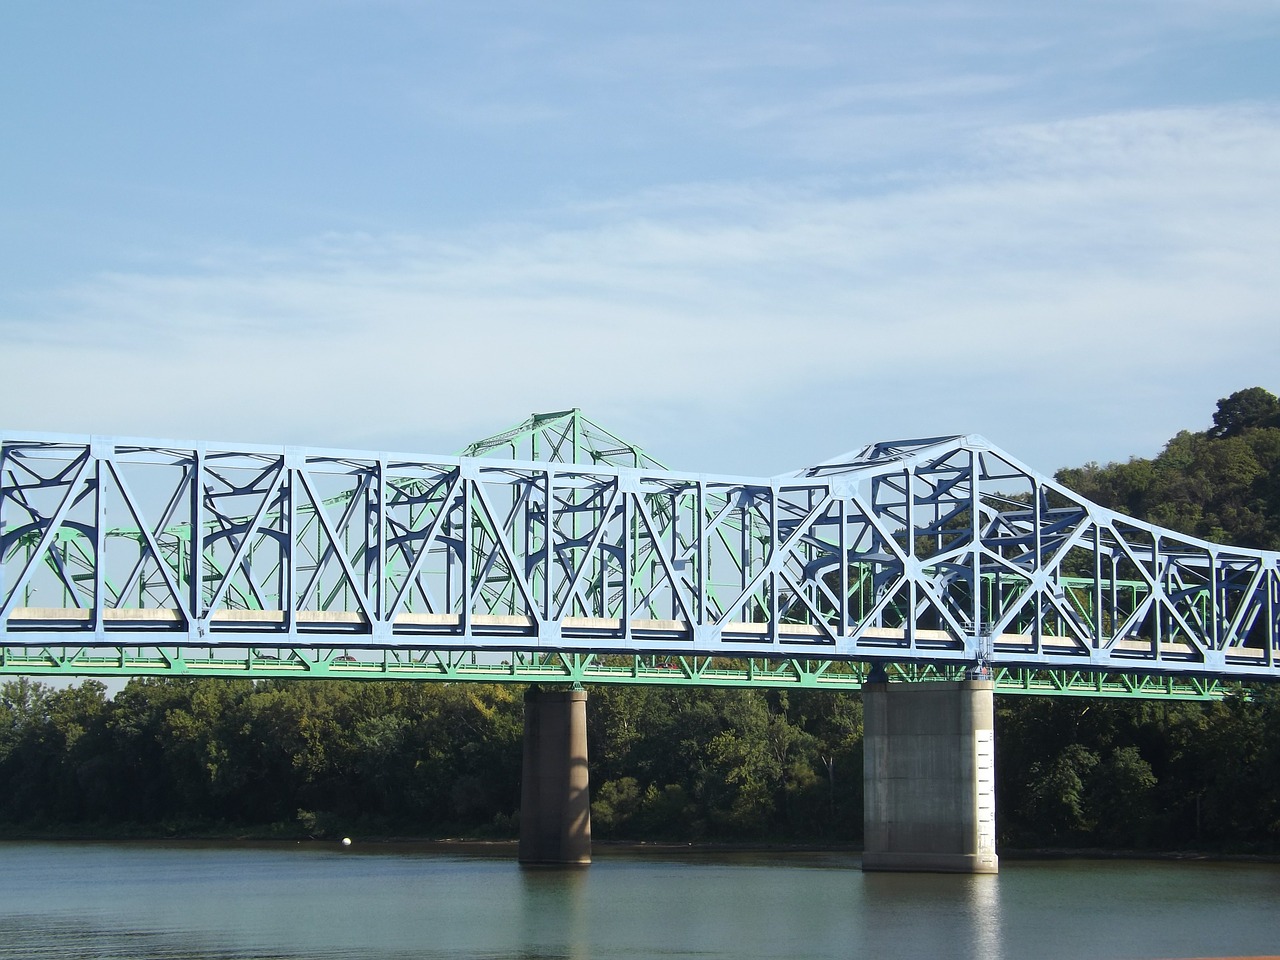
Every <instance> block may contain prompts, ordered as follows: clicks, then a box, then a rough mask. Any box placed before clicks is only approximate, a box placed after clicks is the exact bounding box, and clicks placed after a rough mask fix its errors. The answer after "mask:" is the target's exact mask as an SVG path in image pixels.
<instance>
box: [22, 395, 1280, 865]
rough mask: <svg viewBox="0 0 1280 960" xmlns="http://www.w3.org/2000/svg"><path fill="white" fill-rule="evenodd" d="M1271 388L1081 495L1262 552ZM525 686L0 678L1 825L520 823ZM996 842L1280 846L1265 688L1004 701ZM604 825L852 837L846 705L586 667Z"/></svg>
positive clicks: (401, 827) (80, 830)
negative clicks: (607, 678) (616, 677)
mask: <svg viewBox="0 0 1280 960" xmlns="http://www.w3.org/2000/svg"><path fill="white" fill-rule="evenodd" d="M1278 466H1280V400H1277V398H1276V397H1275V396H1273V395H1272V394H1270V393H1268V392H1267V391H1265V390H1262V389H1260V388H1252V389H1249V390H1243V391H1240V392H1239V393H1236V394H1233V395H1232V396H1231V397H1228V398H1226V399H1224V400H1222V401H1220V402H1219V404H1218V410H1217V413H1216V414H1215V415H1214V417H1213V425H1212V426H1211V427H1210V428H1208V429H1207V430H1205V431H1203V432H1200V433H1190V432H1183V433H1180V434H1178V435H1177V436H1176V437H1174V438H1173V439H1172V440H1170V441H1169V444H1168V445H1167V446H1166V448H1165V449H1164V451H1163V452H1161V454H1160V455H1159V456H1158V457H1156V458H1155V459H1153V460H1139V459H1133V460H1130V461H1128V462H1127V463H1123V464H1110V465H1107V466H1105V467H1101V466H1098V465H1096V464H1088V465H1086V466H1084V467H1080V468H1074V469H1067V470H1063V471H1061V472H1060V473H1059V474H1058V479H1059V480H1060V481H1061V482H1063V483H1064V484H1066V485H1068V486H1070V487H1071V488H1073V489H1075V490H1077V491H1079V492H1080V493H1081V494H1083V495H1085V496H1087V497H1090V498H1091V499H1094V500H1096V501H1097V502H1099V503H1101V504H1103V505H1106V506H1109V507H1113V508H1114V509H1117V510H1120V511H1123V512H1126V513H1129V514H1131V515H1133V516H1136V517H1139V518H1145V519H1148V520H1151V521H1153V522H1157V523H1161V524H1164V525H1167V526H1169V527H1172V528H1174V529H1177V530H1181V531H1184V532H1187V533H1190V534H1194V535H1196V536H1201V537H1206V538H1210V539H1214V540H1219V541H1223V542H1227V543H1235V544H1239V545H1245V546H1255V547H1263V548H1268V549H1277V548H1280V472H1278V471H1277V467H1278ZM523 693H524V688H523V687H520V686H518V685H505V686H503V685H479V684H442V683H409V682H385V681H380V682H366V681H340V680H330V681H303V680H282V681H261V682H257V683H252V682H249V681H237V680H212V679H198V680H197V679H148V680H133V681H130V683H129V684H128V685H127V686H126V687H125V689H124V690H123V691H121V692H120V693H118V694H116V695H115V696H114V697H108V696H107V695H106V688H105V687H104V686H103V685H102V684H101V683H98V682H96V681H84V682H82V683H80V684H78V685H76V686H73V687H69V688H66V689H53V688H51V687H50V686H48V685H46V684H42V683H39V682H36V681H32V680H29V679H25V678H24V679H19V680H12V681H7V682H5V683H3V684H0V823H3V824H5V825H6V835H9V836H14V835H22V834H26V835H45V836H48V835H68V836H86V837H97V836H103V837H116V836H198V835H206V836H237V835H252V836H274V837H307V836H314V837H333V836H342V835H344V834H356V835H382V836H422V837H450V836H451V837H456V836H464V835H465V836H478V837H492V838H501V837H513V836H514V835H515V832H516V829H517V826H518V817H519V810H518V807H519V793H520V791H519V782H520V760H521V744H520V740H521V730H522V709H523V704H522V698H523ZM997 710H998V720H997V731H998V733H997V748H998V757H997V763H998V767H999V783H1000V796H999V798H998V818H999V831H1000V841H1001V843H1002V844H1003V845H1004V846H1005V847H1006V848H1019V847H1020V848H1033V847H1106V848H1124V849H1160V850H1174V849H1200V850H1230V851H1252V852H1269V853H1280V689H1277V688H1274V687H1257V688H1254V689H1251V690H1245V689H1241V690H1238V691H1236V692H1234V693H1233V694H1232V695H1231V696H1230V697H1228V698H1227V699H1226V700H1224V701H1221V702H1216V703H1207V704H1202V703H1163V702H1151V701H1130V700H1099V699H1087V698H1070V697H1062V698H1040V697H1026V696H1005V697H1000V698H998V700H997ZM588 724H589V741H590V742H589V749H590V755H591V778H592V795H593V805H592V815H593V826H594V829H595V833H596V836H597V837H600V838H602V839H625V840H640V839H652V840H682V841H683V840H724V841H762V840H768V841H786V842H809V843H831V842H840V841H849V842H856V841H857V840H858V839H860V835H861V829H862V706H861V701H860V699H859V698H858V697H857V696H856V695H850V694H836V693H824V692H811V691H761V690H721V689H691V688H682V687H681V688H677V687H627V686H612V687H597V688H594V689H593V690H592V691H591V699H590V701H589V706H588Z"/></svg>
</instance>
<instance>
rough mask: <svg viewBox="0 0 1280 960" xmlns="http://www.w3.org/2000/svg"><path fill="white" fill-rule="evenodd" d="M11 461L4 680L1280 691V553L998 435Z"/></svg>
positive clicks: (167, 449) (1, 562)
mask: <svg viewBox="0 0 1280 960" xmlns="http://www.w3.org/2000/svg"><path fill="white" fill-rule="evenodd" d="M0 443H2V447H0V674H3V673H9V674H23V673H26V674H58V673H63V674H76V675H140V674H162V675H163V674H172V675H221V676H226V675H235V676H254V677H265V676H354V677H366V678H390V677H404V678H418V679H442V680H463V679H483V680H488V681H494V680H515V681H520V682H528V681H530V680H533V681H540V682H570V683H584V682H632V683H635V682H659V683H661V682H668V683H670V682H687V683H706V684H712V683H722V684H727V683H743V684H749V685H785V684H793V685H800V686H817V687H821V686H827V687H831V688H842V687H843V688H846V689H848V688H861V687H862V686H863V685H864V684H869V685H870V686H869V687H868V691H869V696H871V697H872V698H874V697H876V696H879V695H880V693H882V692H884V691H886V690H888V691H897V690H898V689H899V688H905V687H906V686H907V685H904V684H897V683H892V684H891V683H887V681H888V680H889V679H890V677H891V676H892V678H893V679H894V680H899V679H912V680H917V679H940V680H941V679H949V680H951V681H952V683H951V684H949V685H948V686H949V687H954V688H955V689H957V690H959V689H961V688H964V689H969V688H970V687H973V685H974V684H976V685H977V687H976V688H975V689H981V690H985V691H987V692H986V693H985V694H984V695H985V697H986V698H987V701H988V702H989V699H990V690H991V688H992V684H993V683H996V682H998V683H999V684H1000V685H1001V689H1003V690H1008V691H1022V692H1052V693H1071V692H1074V693H1087V694H1090V695H1108V694H1118V695H1140V696H1141V695H1147V696H1154V695H1167V696H1168V695H1171V696H1187V697H1205V696H1213V695H1216V694H1217V693H1218V692H1219V691H1220V689H1221V684H1222V683H1223V682H1225V681H1267V680H1275V679H1277V678H1278V677H1280V663H1278V661H1277V653H1278V650H1280V626H1278V624H1280V566H1278V563H1280V554H1276V553H1270V552H1264V551H1257V550H1247V549H1242V548H1237V547H1230V546H1225V545H1221V544H1214V543H1208V542H1205V541H1202V540H1197V539H1195V538H1191V537H1187V536H1185V535H1182V534H1179V533H1176V532H1173V531H1170V530H1165V529H1161V528H1159V527H1155V526H1152V525H1150V524H1146V523H1142V522H1140V521H1137V520H1134V519H1131V518H1128V517H1124V516H1122V515H1119V514H1116V513H1114V512H1112V511H1109V510H1105V509H1103V508H1101V507H1099V506H1097V505H1095V504H1092V503H1090V502H1088V501H1086V500H1084V499H1082V498H1081V497H1079V496H1077V495H1076V494H1074V493H1072V492H1071V491H1070V490H1068V489H1066V488H1064V487H1062V486H1061V485H1059V484H1057V483H1056V482H1054V481H1053V480H1052V479H1050V478H1047V477H1044V476H1041V475H1039V474H1037V473H1036V472H1035V471H1033V470H1031V469H1030V468H1028V467H1026V466H1025V465H1023V464H1021V463H1020V462H1019V461H1017V460H1016V459H1014V458H1013V457H1012V456H1010V455H1009V454H1007V453H1005V452H1003V451H1001V450H999V449H998V448H996V447H994V446H992V445H991V444H989V443H988V442H987V441H985V440H983V439H982V438H980V437H977V436H944V437H933V438H926V439H914V440H904V441H893V442H884V443H876V444H872V445H870V446H867V447H864V448H862V449H860V450H857V451H854V452H852V453H849V454H845V455H842V456H837V457H834V458H832V459H830V460H827V461H824V462H822V463H820V464H816V465H814V466H811V467H807V468H804V469H802V470H798V471H796V472H794V473H790V474H786V475H783V476H778V477H769V478H753V477H735V476H719V475H710V474H694V473H687V472H680V471H673V470H669V469H666V468H665V467H663V466H662V465H661V464H660V463H658V462H657V461H655V460H653V459H652V458H650V457H648V456H647V455H645V454H644V452H643V451H641V450H640V449H639V448H637V447H635V446H633V445H631V444H627V443H626V442H624V441H621V440H619V439H618V438H617V437H615V436H613V435H611V434H609V433H608V432H607V431H603V430H602V429H600V428H598V427H597V426H596V425H594V424H592V423H591V422H590V421H588V420H586V418H584V417H582V416H581V415H580V414H579V413H578V411H566V412H564V413H561V414H550V415H542V416H535V417H533V418H531V419H530V420H529V421H526V422H525V423H524V424H522V425H520V426H519V427H517V428H515V429H513V430H511V431H508V432H507V433H504V434H500V435H498V436H497V437H493V438H490V439H488V440H485V441H480V442H478V443H477V444H473V445H472V446H471V447H470V448H468V450H467V451H465V452H464V453H465V454H466V455H464V456H461V457H457V456H421V455H409V454H401V453H391V452H359V451H347V450H322V449H312V448H296V447H268V446H260V445H250V444H220V443H204V442H200V443H193V442H184V441H167V440H165V441H160V440H140V439H133V438H121V437H96V436H94V437H88V436H62V435H45V434H33V433H22V432H13V431H9V432H4V433H3V436H2V437H0ZM916 686H918V685H916ZM872 688H875V689H872ZM942 689H943V688H942V687H939V686H933V687H930V688H929V696H931V697H936V695H938V694H939V692H940V691H941V690H942ZM893 696H894V697H897V696H899V694H897V693H896V692H895V693H894V694H893ZM957 696H960V695H959V694H957ZM979 696H982V695H979ZM963 697H970V694H969V693H965V694H963ZM568 702H569V701H566V703H568ZM572 702H573V703H577V704H579V705H580V703H581V701H577V700H573V701H572ZM869 702H870V701H869ZM952 707H954V708H955V710H959V711H960V712H961V713H965V714H966V715H974V710H975V708H974V707H973V705H972V704H971V703H970V702H969V700H965V701H964V703H963V704H961V703H960V702H959V701H956V703H955V704H953V705H952V706H948V707H946V708H945V710H950V709H952ZM557 709H558V708H557ZM565 709H577V708H576V707H573V708H570V707H566V708H565ZM930 710H931V711H932V710H933V708H930ZM945 710H944V712H945ZM976 710H977V714H980V715H986V713H989V711H986V712H985V713H984V711H985V710H986V708H984V707H982V706H981V705H979V706H978V707H977V708H976ZM896 711H897V708H896V707H891V708H889V709H888V712H887V713H885V716H886V717H888V716H896V715H897V712H896ZM871 712H872V711H870V710H869V711H868V716H870V714H871ZM881 712H882V713H884V712H885V711H883V710H882V711H881ZM934 712H936V711H934ZM971 719H972V716H971ZM557 722H558V721H557ZM886 722H888V721H886ZM904 722H907V725H908V726H911V725H912V724H913V723H915V721H913V720H911V721H904ZM948 722H950V721H948ZM966 722H968V721H966ZM868 723H869V724H870V723H871V721H870V719H869V720H868ZM917 726H918V724H917ZM948 729H949V728H948ZM957 729H959V728H957ZM965 729H966V730H967V731H968V732H967V733H963V737H968V738H969V740H966V741H965V742H966V743H969V741H970V740H972V736H971V734H973V729H972V723H970V726H969V727H968V728H965ZM982 729H986V730H990V725H989V724H988V725H987V726H986V727H985V728H982ZM876 735H877V736H878V735H879V734H876ZM886 735H887V734H886ZM938 736H943V737H944V738H946V737H951V738H953V739H954V736H961V734H960V733H954V735H953V733H946V734H945V735H943V734H938ZM982 736H986V735H985V734H983V735H982ZM963 737H962V738H963ZM873 740H874V737H873V736H872V731H871V730H870V728H869V730H868V744H869V754H868V755H869V756H870V755H871V753H872V752H874V751H871V750H870V744H871V743H872V742H873ZM979 740H980V741H981V742H982V743H987V741H986V740H982V737H979ZM876 742H878V741H876ZM974 742H977V741H974ZM988 747H989V744H988V746H981V744H979V747H974V746H973V743H969V746H967V747H965V748H964V750H967V751H968V754H973V755H974V756H979V755H982V751H983V750H988ZM948 749H950V748H948ZM975 749H977V750H978V754H974V753H973V751H974V750H975ZM962 752H963V751H962ZM890 754H892V751H890ZM890 759H892V756H890ZM917 759H919V758H917ZM869 762H871V761H869ZM877 762H878V761H877ZM886 762H889V761H886ZM912 762H913V763H914V762H915V761H912ZM890 765H891V766H892V763H890ZM926 765H927V764H926ZM967 769H968V771H969V772H968V773H964V774H963V776H965V777H970V779H972V776H973V775H974V769H976V768H974V764H973V762H972V761H970V762H968V767H967ZM886 776H889V775H887V774H886ZM892 779H893V778H892V776H889V779H888V780H885V782H886V783H887V782H890V781H891V780H892ZM966 782H967V781H966ZM948 789H950V788H948ZM966 789H968V788H966ZM984 789H985V788H984ZM881 792H883V791H881ZM871 795H872V794H871V792H869V793H868V796H869V797H870V796H871ZM886 803H889V805H890V806H893V804H894V803H896V801H893V800H892V798H890V799H889V800H886ZM988 813H991V811H988ZM966 815H967V814H966ZM983 816H984V817H985V816H987V813H984V814H983ZM993 816H994V814H993V813H991V817H992V821H991V822H992V823H993V822H994V820H993ZM912 829H915V828H912ZM983 829H985V828H983ZM907 832H910V831H907ZM969 832H970V834H971V835H970V836H969V840H968V841H966V842H969V843H970V846H972V845H973V842H976V841H974V836H976V835H977V834H974V831H973V830H970V831H969ZM977 832H978V833H979V834H980V833H982V830H978V831H977ZM913 842H914V841H913ZM983 842H984V843H985V842H986V841H985V840H984V841H983ZM990 846H991V857H990V864H991V865H992V868H994V841H993V840H991V843H990ZM891 859H892V858H891ZM908 859H910V858H908ZM903 862H904V863H905V862H906V861H903ZM911 862H913V863H914V862H915V861H911ZM966 862H968V861H966Z"/></svg>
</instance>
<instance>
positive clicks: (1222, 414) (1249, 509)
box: [1057, 387, 1280, 550]
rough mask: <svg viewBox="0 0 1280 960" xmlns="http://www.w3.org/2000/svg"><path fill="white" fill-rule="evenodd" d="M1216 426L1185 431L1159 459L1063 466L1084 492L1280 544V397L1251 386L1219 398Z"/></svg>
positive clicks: (1211, 533) (1229, 538)
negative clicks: (1202, 430) (1201, 430)
mask: <svg viewBox="0 0 1280 960" xmlns="http://www.w3.org/2000/svg"><path fill="white" fill-rule="evenodd" d="M1213 421H1214V425H1213V426H1212V427H1211V428H1209V429H1208V430H1206V431H1204V432H1202V433H1191V432H1189V431H1185V430H1184V431H1182V432H1181V433H1179V434H1178V435H1177V436H1175V437H1174V438H1173V439H1172V440H1170V441H1169V442H1168V444H1167V445H1166V446H1165V448H1164V450H1163V451H1162V452H1161V453H1160V455H1159V456H1158V457H1156V458H1155V459H1154V460H1142V459H1132V460H1129V461H1128V462H1127V463H1112V464H1108V465H1107V466H1105V467H1100V466H1098V465H1097V464H1096V463H1090V464H1086V465H1085V466H1083V467H1076V468H1071V469H1064V470H1060V471H1058V474H1057V479H1058V480H1059V482H1061V483H1063V484H1065V485H1066V486H1068V487H1070V488H1071V489H1073V490H1075V491H1076V492H1077V493H1079V494H1081V495H1082V496H1084V497H1087V498H1088V499H1090V500H1092V501H1094V502H1095V503H1099V504H1101V505H1102V506H1104V507H1110V508H1112V509H1114V510H1118V511H1120V512H1121V513H1125V514H1128V515H1129V516H1132V517H1136V518H1138V519H1143V520H1149V521H1150V522H1152V523H1157V524H1160V525H1161V526H1165V527H1169V528H1171V529H1173V530H1178V531H1181V532H1183V533H1188V534H1191V535H1193V536H1197V537H1202V538H1204V539H1207V540H1214V541H1217V542H1222V543H1231V544H1235V545H1238V546H1245V547H1257V548H1261V549H1264V550H1275V549H1280V399H1277V398H1276V397H1275V396H1274V395H1272V394H1271V393H1269V392H1268V391H1266V390H1264V389H1262V388H1261V387H1250V388H1249V389H1247V390H1241V391H1238V392H1237V393H1233V394H1232V395H1231V396H1230V397H1227V398H1225V399H1223V400H1219V401H1218V412H1217V413H1216V414H1215V415H1214V418H1213Z"/></svg>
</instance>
